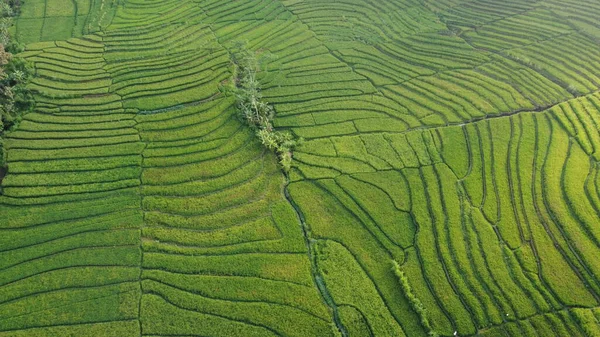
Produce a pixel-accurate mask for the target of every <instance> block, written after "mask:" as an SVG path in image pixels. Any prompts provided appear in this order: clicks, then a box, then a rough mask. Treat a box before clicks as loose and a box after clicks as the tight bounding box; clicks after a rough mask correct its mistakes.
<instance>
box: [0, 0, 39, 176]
mask: <svg viewBox="0 0 600 337" xmlns="http://www.w3.org/2000/svg"><path fill="white" fill-rule="evenodd" d="M20 7H21V0H0V166H2V164H3V163H4V151H3V146H2V142H3V136H4V132H5V131H6V130H8V129H9V128H10V127H12V126H13V125H15V124H16V123H17V122H18V121H19V119H20V117H21V116H22V114H23V112H25V111H28V110H30V109H31V108H32V106H33V97H32V95H31V92H30V91H29V90H28V89H27V83H28V82H29V79H30V78H31V76H32V73H33V68H32V67H31V66H30V65H29V64H28V62H26V61H25V60H24V59H22V58H19V57H15V56H14V55H13V54H15V53H18V52H20V51H22V47H21V46H20V45H19V44H18V43H17V42H16V40H14V39H11V36H10V33H9V29H10V27H12V25H13V24H14V20H13V19H14V17H15V16H16V15H17V14H18V13H19V9H20Z"/></svg>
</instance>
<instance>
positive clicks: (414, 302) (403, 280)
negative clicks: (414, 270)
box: [392, 261, 439, 337]
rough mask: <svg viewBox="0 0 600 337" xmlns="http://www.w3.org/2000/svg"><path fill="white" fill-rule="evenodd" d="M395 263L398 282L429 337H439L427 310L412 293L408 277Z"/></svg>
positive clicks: (394, 269)
mask: <svg viewBox="0 0 600 337" xmlns="http://www.w3.org/2000/svg"><path fill="white" fill-rule="evenodd" d="M392 263H393V271H394V274H396V276H397V277H398V281H400V285H401V286H402V291H403V292H404V295H405V296H406V298H407V299H408V301H409V302H410V304H411V306H412V307H413V309H414V310H415V312H416V313H417V314H418V315H419V317H420V318H421V324H422V325H423V327H425V329H427V331H428V335H429V337H438V336H439V335H438V333H437V332H435V331H434V330H433V328H432V327H431V323H430V322H429V318H428V317H427V309H425V307H424V306H423V303H422V302H421V300H419V298H418V297H417V296H415V294H414V293H413V291H412V287H411V286H410V283H409V282H408V277H407V276H406V275H405V274H404V272H403V271H402V270H401V269H400V265H399V264H398V262H396V261H392Z"/></svg>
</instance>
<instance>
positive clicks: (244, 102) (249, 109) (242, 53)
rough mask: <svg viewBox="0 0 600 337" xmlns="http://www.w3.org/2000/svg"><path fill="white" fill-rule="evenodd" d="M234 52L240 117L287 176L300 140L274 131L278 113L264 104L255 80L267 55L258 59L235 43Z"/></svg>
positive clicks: (285, 133)
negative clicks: (274, 118) (269, 151)
mask: <svg viewBox="0 0 600 337" xmlns="http://www.w3.org/2000/svg"><path fill="white" fill-rule="evenodd" d="M235 49H236V50H237V51H236V52H235V53H233V59H232V61H233V64H234V78H233V81H232V82H233V85H234V86H235V87H234V93H235V97H236V101H237V104H236V105H237V108H238V111H239V114H240V117H241V118H242V119H243V120H244V121H245V122H246V124H248V125H249V126H250V128H252V129H253V130H254V131H255V133H256V136H257V137H258V139H259V140H260V142H261V143H262V144H263V145H264V146H265V147H266V148H267V149H269V150H271V151H273V152H274V153H275V154H276V155H277V157H278V158H279V164H280V165H281V167H282V168H283V170H284V171H285V172H286V173H287V172H289V170H290V168H291V166H292V151H293V149H294V148H295V147H296V146H298V145H299V143H300V141H301V139H295V138H294V136H293V135H292V134H291V133H289V132H281V131H275V130H274V129H273V123H272V122H273V117H274V116H275V111H274V110H273V107H272V106H270V105H269V104H268V103H267V102H265V101H263V100H262V94H261V88H260V83H259V82H258V80H257V78H256V75H257V73H258V72H259V68H260V67H259V66H260V64H261V61H262V60H263V59H264V56H265V55H260V56H259V55H258V53H256V52H252V51H250V50H249V49H248V48H247V47H246V45H244V44H241V43H236V44H235ZM257 56H258V57H257Z"/></svg>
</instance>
